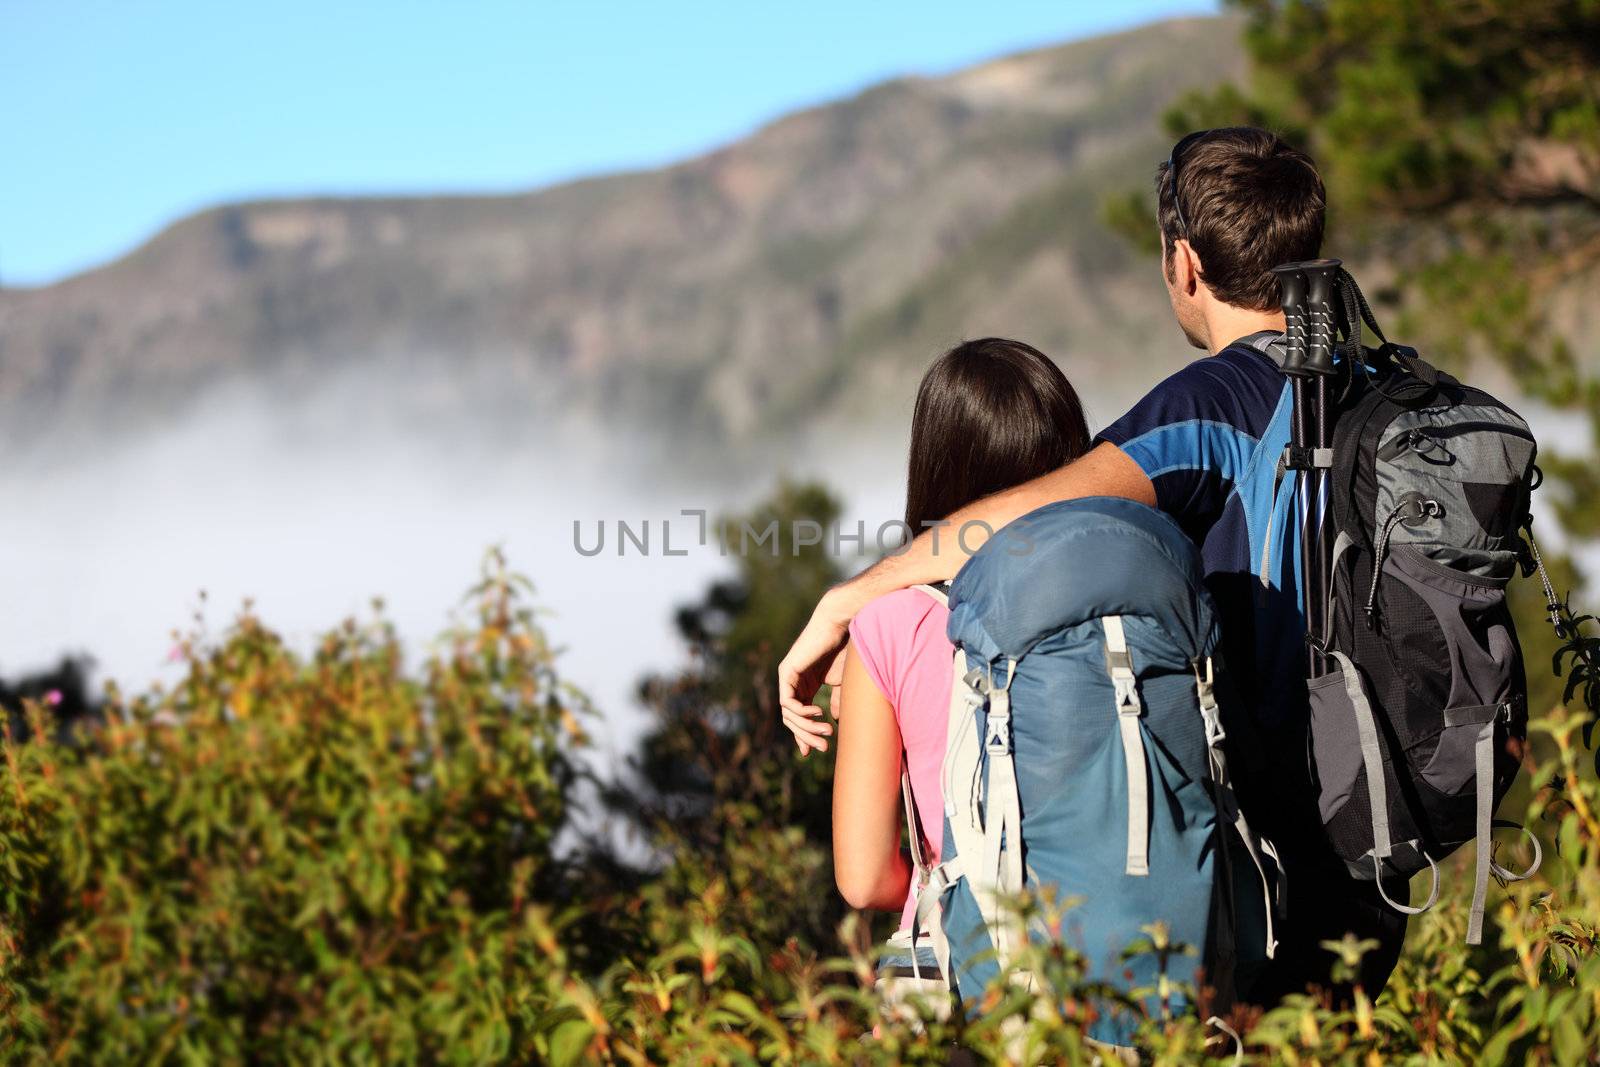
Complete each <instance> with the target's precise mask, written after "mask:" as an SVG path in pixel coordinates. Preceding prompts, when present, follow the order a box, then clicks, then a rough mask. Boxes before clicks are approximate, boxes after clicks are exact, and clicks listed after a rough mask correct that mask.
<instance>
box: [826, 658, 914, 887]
mask: <svg viewBox="0 0 1600 1067" xmlns="http://www.w3.org/2000/svg"><path fill="white" fill-rule="evenodd" d="M844 689H845V690H847V691H848V693H849V697H848V699H849V700H850V720H849V722H848V723H840V724H839V753H838V757H837V760H836V762H835V763H834V768H833V872H834V879H835V881H837V882H838V883H839V892H840V893H842V894H843V895H844V899H845V900H846V901H848V902H849V904H850V906H851V907H852V908H882V909H884V910H886V911H887V910H895V909H898V908H899V907H900V906H901V905H903V904H904V903H905V901H906V893H907V892H908V891H909V890H910V888H911V864H910V862H909V861H908V860H907V859H906V856H905V854H904V853H903V852H901V851H900V769H901V753H902V751H903V750H904V742H903V741H902V740H901V737H900V726H899V724H898V722H896V720H895V717H894V709H893V708H892V707H891V706H890V705H889V701H888V700H886V699H885V698H884V696H883V694H882V693H880V692H879V691H878V687H877V686H876V685H874V684H873V681H872V678H871V676H870V675H868V674H867V671H866V668H865V667H864V666H863V665H862V663H861V658H860V657H859V656H856V655H854V654H853V653H851V652H848V651H847V652H846V654H845V667H844Z"/></svg>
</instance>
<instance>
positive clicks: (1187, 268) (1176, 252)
mask: <svg viewBox="0 0 1600 1067" xmlns="http://www.w3.org/2000/svg"><path fill="white" fill-rule="evenodd" d="M1172 272H1173V273H1172V284H1173V285H1174V286H1175V287H1177V289H1178V290H1179V291H1180V292H1183V293H1187V294H1188V295H1189V296H1194V295H1195V293H1196V292H1197V291H1198V290H1199V288H1200V257H1199V256H1197V255H1195V254H1194V249H1193V248H1192V247H1191V246H1190V244H1189V242H1188V241H1187V240H1185V239H1182V238H1179V239H1178V240H1176V241H1173V242H1172Z"/></svg>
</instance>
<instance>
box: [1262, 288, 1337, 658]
mask: <svg viewBox="0 0 1600 1067" xmlns="http://www.w3.org/2000/svg"><path fill="white" fill-rule="evenodd" d="M1339 267H1340V262H1339V260H1337V259H1313V260H1307V261H1305V262H1302V263H1285V264H1283V265H1282V266H1279V267H1274V268H1273V273H1274V274H1276V275H1277V276H1278V282H1279V288H1280V290H1281V300H1280V303H1281V305H1282V307H1283V316H1284V341H1285V345H1286V349H1287V351H1286V353H1285V355H1284V360H1283V372H1284V374H1286V375H1288V376H1289V380H1290V383H1291V388H1292V389H1293V391H1294V392H1293V395H1294V421H1293V425H1292V428H1291V430H1290V441H1289V449H1288V452H1287V454H1286V455H1285V457H1284V459H1285V463H1284V466H1285V468H1286V469H1288V470H1293V471H1295V472H1296V477H1295V481H1296V487H1297V491H1298V492H1297V495H1298V500H1299V506H1300V588H1301V596H1302V603H1303V605H1304V607H1305V618H1306V636H1307V638H1308V648H1307V651H1306V667H1307V670H1308V672H1309V676H1310V677H1313V678H1315V677H1320V676H1321V675H1322V674H1323V673H1325V670H1326V664H1325V661H1324V657H1323V654H1322V651H1321V649H1322V644H1323V640H1324V638H1325V637H1326V635H1325V634H1323V633H1322V628H1323V622H1324V617H1325V614H1326V611H1327V605H1328V597H1329V595H1330V590H1329V588H1328V582H1329V575H1328V568H1327V559H1328V544H1327V533H1328V523H1327V503H1328V500H1327V487H1328V470H1329V468H1330V467H1332V466H1333V452H1332V449H1331V447H1330V441H1331V440H1332V431H1333V428H1332V426H1331V425H1330V419H1329V417H1328V378H1329V377H1330V376H1332V375H1333V373H1334V370H1335V368H1334V362H1333V354H1334V341H1335V318H1334V303H1333V301H1334V290H1335V285H1336V282H1337V279H1338V274H1339Z"/></svg>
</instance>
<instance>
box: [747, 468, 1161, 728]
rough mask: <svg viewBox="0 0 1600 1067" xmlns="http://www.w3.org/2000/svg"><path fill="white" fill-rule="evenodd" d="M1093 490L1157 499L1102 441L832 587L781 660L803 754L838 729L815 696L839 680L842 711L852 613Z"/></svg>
mask: <svg viewBox="0 0 1600 1067" xmlns="http://www.w3.org/2000/svg"><path fill="white" fill-rule="evenodd" d="M1089 496H1115V497H1122V498H1124V499H1127V500H1137V501H1139V502H1140V503H1142V504H1149V505H1151V506H1154V505H1155V503H1156V494H1155V487H1154V486H1153V485H1151V484H1150V479H1149V478H1147V477H1145V473H1144V471H1143V470H1142V469H1141V468H1140V467H1139V465H1138V464H1137V463H1135V462H1134V461H1133V460H1131V459H1129V458H1128V456H1127V455H1126V454H1125V453H1123V451H1122V450H1121V449H1120V448H1118V447H1117V446H1116V445H1113V444H1107V443H1102V444H1099V445H1097V446H1095V447H1094V448H1093V449H1091V450H1090V451H1089V452H1088V453H1087V454H1086V455H1084V456H1082V457H1081V458H1079V459H1076V460H1074V461H1073V462H1071V463H1069V464H1067V465H1066V466H1065V467H1062V468H1061V469H1060V470H1057V471H1054V472H1052V473H1050V474H1046V475H1044V476H1043V477H1040V478H1035V479H1034V480H1033V481H1031V482H1027V483H1025V484H1023V485H1019V486H1017V487H1016V488H1014V489H1006V490H1003V491H1002V492H999V493H996V494H994V495H993V496H990V497H985V498H984V499H982V500H980V501H978V502H977V503H975V504H973V505H971V506H969V507H965V508H962V509H961V510H960V511H958V512H956V513H955V514H954V515H951V516H950V518H949V520H948V523H947V524H946V525H945V526H942V527H940V528H938V529H934V530H927V531H924V532H923V533H921V534H919V535H918V536H917V537H916V539H915V540H914V541H912V542H911V546H910V547H909V548H907V549H906V550H905V551H903V552H900V553H898V554H896V555H893V556H888V557H885V558H884V559H882V560H880V561H878V562H877V563H875V564H873V565H872V566H871V567H869V568H867V569H866V570H865V571H863V572H861V573H860V574H858V575H856V576H855V577H854V578H851V579H850V580H849V581H846V582H842V583H841V584H839V585H836V586H834V587H833V588H832V589H830V590H828V592H827V593H825V594H824V595H823V597H822V600H821V601H820V602H819V603H818V604H817V606H816V609H815V610H814V611H813V612H812V613H811V620H810V621H809V622H807V623H806V628H805V629H804V630H803V631H801V633H800V636H799V637H798V638H796V639H795V642H794V645H793V646H791V647H790V649H789V653H788V655H786V656H784V657H783V662H781V663H780V664H778V705H779V707H780V708H781V709H782V711H783V721H784V725H786V726H788V727H789V730H790V731H791V732H792V733H793V734H794V738H795V744H796V745H797V746H799V749H800V754H801V755H805V754H807V753H809V752H810V751H811V750H812V749H814V748H826V747H827V745H826V742H825V741H823V738H826V737H827V736H829V735H831V734H832V733H833V727H832V726H831V725H829V724H828V722H827V719H826V717H825V716H824V715H823V714H822V709H821V708H820V707H818V706H816V705H815V704H814V703H813V701H814V700H815V699H816V695H817V691H818V690H819V689H821V687H822V685H823V684H824V683H826V684H828V685H830V686H832V687H834V688H833V694H834V695H833V715H834V718H836V719H837V718H838V717H839V715H840V714H842V712H843V707H842V702H841V701H840V700H839V682H840V680H841V677H842V674H843V669H844V657H843V652H844V645H845V640H846V636H847V632H848V628H849V626H850V620H851V619H852V618H854V617H855V615H856V613H857V612H858V611H860V610H861V609H862V608H863V607H865V606H866V605H867V604H869V603H870V602H872V601H873V600H876V599H877V598H878V597H880V596H883V595H885V594H887V593H892V592H894V591H895V590H896V589H906V588H909V587H911V586H913V585H921V584H933V583H936V582H943V581H947V580H949V579H951V578H954V577H955V575H956V572H957V571H959V570H960V569H961V565H962V564H963V563H965V562H966V561H967V557H968V556H970V555H971V554H972V553H973V552H976V551H977V550H978V548H979V546H981V545H982V544H983V542H984V541H986V540H987V539H988V536H989V534H990V533H991V532H993V531H996V530H999V529H1000V528H1001V527H1003V526H1005V525H1006V524H1007V523H1009V522H1012V521H1014V520H1016V519H1019V518H1021V517H1022V516H1024V515H1026V514H1028V513H1029V512H1030V511H1034V510H1036V509H1038V508H1042V507H1044V506H1045V505H1046V504H1053V503H1055V502H1056V501H1058V500H1077V499H1079V498H1081V497H1089ZM958 532H959V533H961V536H958Z"/></svg>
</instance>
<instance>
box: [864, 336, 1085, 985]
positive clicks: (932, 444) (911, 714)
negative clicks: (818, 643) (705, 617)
mask: <svg viewBox="0 0 1600 1067" xmlns="http://www.w3.org/2000/svg"><path fill="white" fill-rule="evenodd" d="M1088 447H1089V430H1088V427H1087V425H1086V424H1085V422H1084V417H1083V405H1082V404H1081V403H1080V402H1079V400H1078V394H1077V393H1076V392H1074V391H1073V388H1072V386H1071V384H1069V383H1068V381H1067V379H1066V376H1065V375H1063V374H1062V373H1061V371H1060V369H1059V368H1058V367H1056V365H1055V364H1054V363H1052V362H1051V361H1050V360H1049V358H1047V357H1046V356H1045V355H1044V354H1043V353H1041V352H1040V351H1039V350H1038V349H1035V348H1033V347H1032V346H1030V345H1026V344H1023V343H1022V342H1020V341H1009V340H1005V339H1003V338H985V339H983V340H980V341H968V342H966V343H964V344H961V345H958V346H956V347H955V348H953V349H951V350H950V351H949V352H947V353H945V354H944V355H943V356H941V357H940V358H939V359H938V361H937V362H935V363H934V365H933V366H932V367H931V368H929V370H928V373H927V375H926V376H925V377H924V378H923V379H922V385H921V387H920V388H919V389H918V391H917V402H916V408H915V411H914V413H913V415H912V424H911V459H910V464H909V471H908V474H907V479H906V517H905V521H906V524H907V525H908V526H909V527H910V528H911V530H912V532H913V533H916V532H920V531H921V530H923V529H924V528H927V527H929V526H931V525H933V524H935V523H937V522H939V521H940V520H941V519H943V518H944V517H945V516H947V515H949V514H951V513H952V512H954V511H956V510H957V509H959V508H961V507H963V506H965V505H967V504H969V503H971V502H973V501H974V500H978V499H980V498H981V497H984V496H987V495H989V494H990V493H996V492H999V491H1000V490H1002V489H1007V488H1010V487H1011V486H1014V485H1018V484H1020V483H1022V482H1025V481H1028V480H1029V479H1032V478H1035V477H1038V476H1039V475H1041V474H1046V473H1048V472H1050V471H1053V470H1055V469H1057V468H1058V467H1061V466H1062V465H1063V464H1065V463H1067V462H1069V461H1071V460H1073V459H1075V458H1076V457H1078V456H1080V455H1082V454H1083V453H1084V452H1085V451H1086V450H1087V449H1088ZM956 535H957V531H955V530H950V531H947V532H945V533H943V534H942V535H941V536H950V537H954V536H956ZM948 618H949V612H948V611H947V610H946V608H945V606H944V604H943V602H942V599H941V598H936V597H934V596H932V595H930V594H929V592H928V591H927V590H926V589H902V590H900V591H898V592H895V593H890V594H889V595H888V596H885V597H882V598H880V599H878V600H876V601H873V602H872V603H871V604H869V605H867V607H866V608H864V609H863V610H862V611H861V612H860V614H858V615H857V616H856V618H855V621H854V622H853V623H851V625H850V644H849V647H848V649H847V651H846V656H845V668H844V683H843V693H842V697H843V701H844V704H845V706H846V707H848V708H849V709H850V710H849V713H848V714H846V715H844V716H843V717H842V718H841V719H840V722H839V742H838V744H839V748H838V754H837V762H836V764H835V769H834V785H833V860H834V873H835V878H836V880H837V882H838V885H839V891H840V892H841V893H842V894H843V895H844V898H845V899H846V900H847V901H848V902H849V903H850V905H851V906H852V907H856V908H882V909H895V908H900V909H901V918H900V925H901V930H902V932H903V934H902V937H901V938H899V939H897V940H899V941H901V942H902V943H904V944H905V945H906V946H908V947H909V941H906V940H905V938H904V932H905V931H908V930H909V928H910V925H911V919H912V916H913V915H914V913H915V893H914V890H915V888H916V887H915V886H914V884H913V882H914V879H913V871H912V866H911V863H910V861H909V860H908V859H907V857H906V855H905V854H904V853H902V852H901V850H900V825H901V810H902V809H901V772H902V769H904V770H906V771H907V772H908V774H909V779H910V786H911V794H912V797H913V798H914V806H915V810H916V813H917V821H918V822H919V823H920V827H919V829H920V830H921V834H920V837H921V841H920V842H917V841H913V843H912V844H913V847H916V846H917V845H919V844H920V845H921V847H922V849H923V853H924V857H925V859H926V862H927V863H928V864H929V865H932V864H934V863H937V862H938V854H939V846H940V844H941V839H942V836H943V815H942V812H943V806H944V798H943V796H942V795H941V788H940V780H939V777H940V776H939V771H940V766H941V764H942V763H943V762H944V750H945V723H946V718H947V716H948V714H949V705H950V682H951V677H950V665H951V659H952V656H953V655H954V651H955V650H954V649H953V648H952V647H951V645H950V642H949V641H948V640H947V639H946V638H945V624H946V622H947V620H948ZM895 962H896V963H897V964H898V966H901V967H908V966H909V965H910V960H909V959H905V960H901V961H895ZM930 962H931V961H930V960H928V959H927V958H919V960H918V967H919V968H921V967H925V966H928V965H929V964H930ZM897 971H898V967H897V966H894V965H890V964H889V961H887V960H886V961H884V963H881V964H880V975H883V974H885V973H894V972H897Z"/></svg>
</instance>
